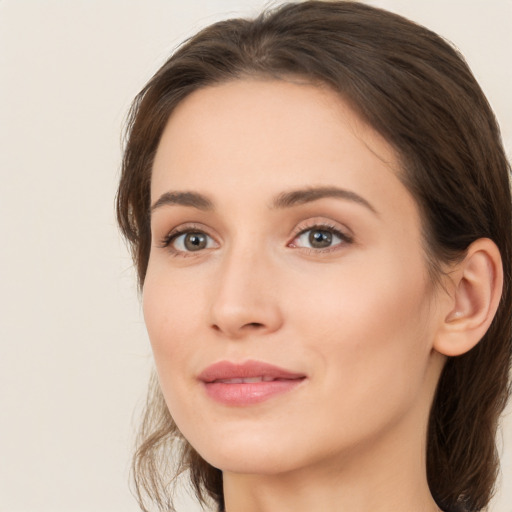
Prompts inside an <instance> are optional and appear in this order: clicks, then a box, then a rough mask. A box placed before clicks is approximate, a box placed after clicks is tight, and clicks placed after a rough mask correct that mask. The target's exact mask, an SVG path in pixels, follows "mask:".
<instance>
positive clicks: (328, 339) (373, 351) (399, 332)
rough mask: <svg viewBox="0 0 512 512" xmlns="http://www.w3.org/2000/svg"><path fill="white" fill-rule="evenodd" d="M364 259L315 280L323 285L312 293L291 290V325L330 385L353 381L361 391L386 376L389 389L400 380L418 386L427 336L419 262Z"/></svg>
mask: <svg viewBox="0 0 512 512" xmlns="http://www.w3.org/2000/svg"><path fill="white" fill-rule="evenodd" d="M367 263H368V265H363V266H359V265H358V267H357V268H356V266H354V268H350V265H347V267H346V268H345V269H344V270H343V272H340V273H338V275H336V276H334V275H333V276H332V278H331V279H327V278H324V279H321V280H319V281H317V282H321V283H323V285H324V286H323V287H322V288H321V287H318V288H316V289H315V288H313V290H316V291H315V292H312V291H311V288H310V290H309V293H306V290H305V289H304V290H302V291H301V293H297V294H296V295H295V297H302V299H301V300H300V305H298V304H297V302H296V306H298V309H296V310H295V317H296V319H297V322H298V324H299V330H300V332H301V333H303V335H304V338H303V339H305V340H309V341H308V343H309V344H310V350H311V351H314V352H315V353H317V354H319V355H320V357H321V358H322V367H323V369H322V371H325V373H326V375H327V376H328V378H329V379H330V382H332V383H334V382H335V381H337V382H338V383H340V382H342V383H343V385H347V386H352V387H353V386H354V383H355V382H361V386H363V387H365V388H367V389H369V388H370V387H372V386H374V387H375V388H377V387H378V386H380V385H382V384H383V383H385V382H386V381H387V383H389V384H393V382H395V383H396V389H398V388H399V387H400V386H403V385H404V386H405V387H406V388H407V384H406V382H407V380H409V381H410V382H411V385H414V384H416V383H417V384H418V385H419V384H420V380H421V375H422V373H423V372H424V369H425V367H426V365H427V364H428V360H429V354H430V350H431V343H432V337H433V325H431V324H430V319H431V318H433V316H432V312H433V309H432V307H433V306H432V304H431V297H430V291H429V285H428V278H427V276H426V272H425V268H424V265H423V261H422V260H418V261H417V262H414V261H411V260H409V261H408V262H407V264H406V263H405V262H404V261H401V260H400V259H397V258H390V259H389V261H388V262H386V260H384V258H381V259H380V260H375V261H373V262H370V261H368V262H367ZM361 268H362V269H364V270H363V271H361V270H360V269H361ZM368 268H371V269H372V271H371V272H369V271H367V270H366V269H368ZM415 380H417V382H415ZM362 381H364V382H362Z"/></svg>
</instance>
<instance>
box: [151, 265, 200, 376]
mask: <svg viewBox="0 0 512 512" xmlns="http://www.w3.org/2000/svg"><path fill="white" fill-rule="evenodd" d="M186 291H187V288H186V287H180V285H179V283H176V282H175V280H174V279H172V276H168V275H166V274H165V273H162V272H160V273H159V272H157V271H155V270H154V269H152V268H151V267H150V268H149V269H148V273H147V275H146V281H145V283H144V289H143V296H142V302H143V312H144V321H145V323H146V329H147V331H148V335H149V339H150V342H151V347H152V349H153V353H154V357H155V362H156V365H157V368H160V367H161V366H163V365H166V366H169V365H174V364H178V363H179V361H180V360H181V359H182V358H184V357H186V353H187V347H189V346H190V339H191V338H192V337H193V331H194V329H195V328H196V326H197V318H198V311H197V301H194V297H193V294H188V293H186ZM187 341H188V342H187Z"/></svg>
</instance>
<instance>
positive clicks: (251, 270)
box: [211, 250, 283, 339]
mask: <svg viewBox="0 0 512 512" xmlns="http://www.w3.org/2000/svg"><path fill="white" fill-rule="evenodd" d="M220 265H221V269H220V270H219V273H218V275H217V279H216V283H215V286H214V292H213V297H212V300H211V327H212V328H213V329H214V330H215V331H217V332H219V333H222V334H223V335H224V336H226V337H229V338H232V339H241V338H244V337H246V336H248V335H264V334H270V333H273V332H275V331H277V330H279V329H280V328H281V326H282V324H283V315H282V311H281V308H280V303H279V294H278V292H279V289H278V280H279V279H278V275H277V274H278V272H277V269H276V268H275V267H274V266H273V265H272V264H271V262H270V261H269V258H266V257H265V256H264V255H263V254H261V253H255V252H252V251H245V252H243V251H235V250H233V251H231V253H230V254H229V255H227V256H226V259H225V260H224V261H222V263H221V264H220Z"/></svg>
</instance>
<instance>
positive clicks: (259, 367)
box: [198, 361, 306, 383]
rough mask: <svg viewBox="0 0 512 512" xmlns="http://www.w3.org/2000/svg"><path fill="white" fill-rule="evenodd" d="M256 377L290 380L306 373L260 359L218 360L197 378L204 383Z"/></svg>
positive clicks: (301, 376) (299, 377) (300, 377)
mask: <svg viewBox="0 0 512 512" xmlns="http://www.w3.org/2000/svg"><path fill="white" fill-rule="evenodd" d="M256 377H265V378H267V379H270V378H271V379H290V380H291V379H302V378H304V377H306V375H305V374H303V373H296V372H292V371H290V370H285V369H283V368H279V367H278V366H274V365H272V364H268V363H264V362H262V361H245V362H243V363H232V362H231V361H220V362H218V363H215V364H212V365H211V366H208V367H207V368H205V369H204V370H203V371H202V372H201V373H200V374H199V377H198V378H199V380H201V381H203V382H205V383H212V382H215V381H219V380H228V379H250V378H256Z"/></svg>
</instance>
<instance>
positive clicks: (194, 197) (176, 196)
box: [151, 192, 213, 213]
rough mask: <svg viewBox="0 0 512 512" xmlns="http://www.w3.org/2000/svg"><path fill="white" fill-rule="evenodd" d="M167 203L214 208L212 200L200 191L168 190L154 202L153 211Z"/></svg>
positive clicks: (199, 208)
mask: <svg viewBox="0 0 512 512" xmlns="http://www.w3.org/2000/svg"><path fill="white" fill-rule="evenodd" d="M166 205H179V206H190V207H192V208H197V209H198V210H204V211H209V210H213V203H212V201H210V199H208V198H207V197H206V196H204V195H203V194H199V193H198V192H166V193H165V194H162V195H161V196H160V197H159V198H158V199H157V200H156V201H155V202H154V203H153V205H152V206H151V213H152V212H154V211H155V210H156V209H157V208H161V207H162V206H166Z"/></svg>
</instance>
